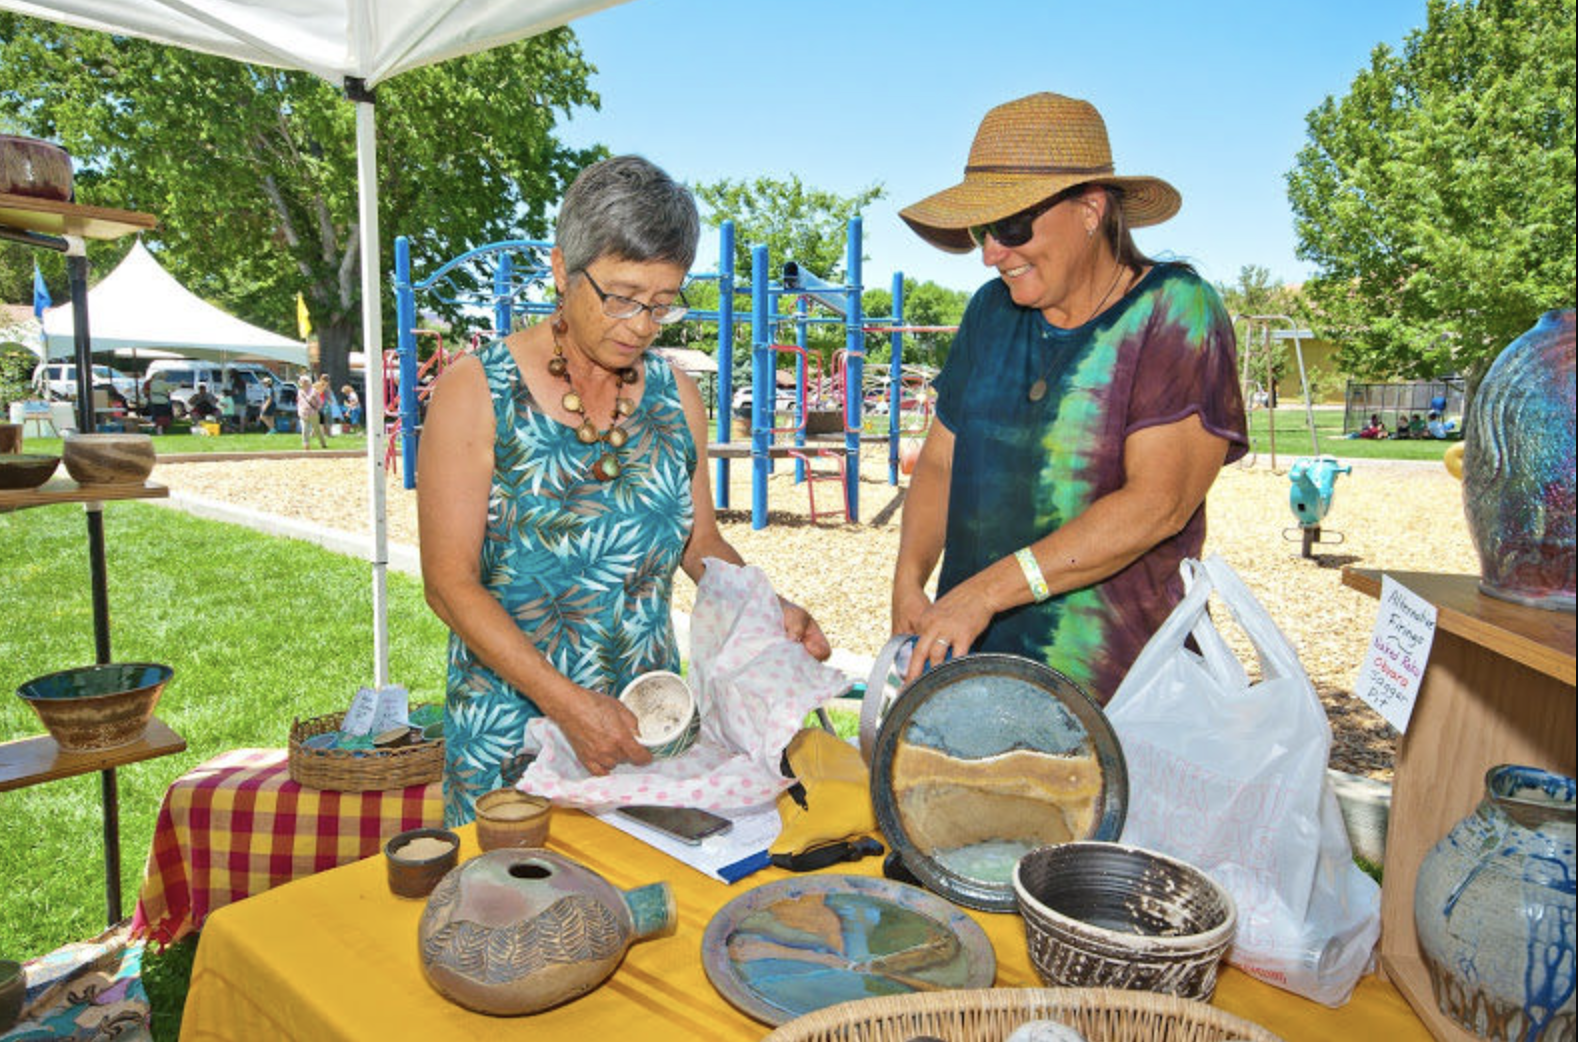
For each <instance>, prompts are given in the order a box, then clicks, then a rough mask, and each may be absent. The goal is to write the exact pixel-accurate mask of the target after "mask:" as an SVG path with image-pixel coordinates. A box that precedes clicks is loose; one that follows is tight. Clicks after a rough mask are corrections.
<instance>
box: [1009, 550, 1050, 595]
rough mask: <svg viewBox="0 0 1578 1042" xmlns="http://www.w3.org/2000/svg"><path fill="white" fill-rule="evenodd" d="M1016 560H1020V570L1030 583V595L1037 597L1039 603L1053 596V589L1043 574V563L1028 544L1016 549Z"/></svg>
mask: <svg viewBox="0 0 1578 1042" xmlns="http://www.w3.org/2000/svg"><path fill="white" fill-rule="evenodd" d="M1014 560H1016V561H1018V562H1019V570H1020V571H1022V572H1024V573H1025V582H1026V583H1028V584H1029V585H1030V596H1032V597H1034V598H1035V599H1036V603H1037V604H1040V603H1041V602H1042V601H1044V600H1046V599H1047V598H1048V597H1050V596H1052V591H1051V590H1050V589H1048V588H1047V579H1046V576H1044V575H1042V574H1041V565H1040V564H1039V563H1038V562H1037V561H1036V555H1035V554H1033V553H1031V552H1030V548H1029V547H1028V546H1024V547H1020V548H1019V549H1018V550H1015V551H1014Z"/></svg>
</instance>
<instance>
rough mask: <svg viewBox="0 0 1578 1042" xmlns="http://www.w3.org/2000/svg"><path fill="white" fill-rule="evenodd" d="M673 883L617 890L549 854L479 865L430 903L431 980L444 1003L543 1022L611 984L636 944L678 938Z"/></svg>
mask: <svg viewBox="0 0 1578 1042" xmlns="http://www.w3.org/2000/svg"><path fill="white" fill-rule="evenodd" d="M675 922H676V916H675V910H674V895H673V893H672V892H671V891H670V890H669V886H668V884H667V883H653V884H650V885H648V886H643V887H637V888H636V889H633V890H623V891H622V890H618V889H616V888H615V887H614V886H612V885H611V884H610V883H609V882H608V881H607V880H606V879H604V878H603V877H602V876H600V875H598V874H597V873H596V872H593V871H592V870H591V869H589V868H587V867H585V866H584V865H580V864H577V863H576V862H574V861H571V860H570V859H569V858H566V857H561V856H559V855H558V854H553V853H549V852H548V851H546V850H541V849H531V848H511V849H501V850H494V851H491V852H489V853H486V854H483V855H481V856H480V857H475V858H472V859H471V860H470V861H467V862H466V863H465V864H463V865H461V866H459V867H458V868H456V869H454V870H453V871H451V872H450V873H449V874H448V875H447V876H445V877H444V878H443V880H442V881H441V882H440V883H439V884H438V886H437V887H436V888H435V889H434V890H433V894H432V896H431V897H429V898H428V902H427V908H426V909H424V910H423V912H422V922H421V925H420V927H419V928H418V949H419V954H420V957H421V960H422V971H423V972H424V973H425V974H426V975H427V979H428V982H429V983H431V984H432V985H433V987H434V988H435V989H437V990H438V992H439V994H441V995H443V996H444V997H445V998H447V999H449V1000H450V1001H451V1002H455V1003H458V1004H460V1005H462V1006H465V1007H466V1008H468V1009H474V1010H477V1011H478V1012H480V1013H492V1014H495V1015H499V1016H513V1015H517V1014H522V1013H537V1012H539V1011H541V1010H545V1009H548V1008H549V1007H551V1006H557V1005H559V1004H560V1003H562V1002H568V1001H569V1000H570V999H573V998H577V997H579V996H581V995H584V994H586V993H587V992H589V991H591V990H592V989H593V988H596V987H597V986H598V985H600V984H602V983H603V981H604V980H606V979H607V978H608V976H609V975H610V974H612V973H613V972H614V968H615V967H617V966H618V965H619V962H620V960H621V959H623V958H624V954H625V950H626V949H627V948H629V947H630V945H631V944H633V943H635V942H636V941H641V940H646V939H647V938H650V937H657V936H662V935H665V934H668V933H672V932H673V930H674V925H675Z"/></svg>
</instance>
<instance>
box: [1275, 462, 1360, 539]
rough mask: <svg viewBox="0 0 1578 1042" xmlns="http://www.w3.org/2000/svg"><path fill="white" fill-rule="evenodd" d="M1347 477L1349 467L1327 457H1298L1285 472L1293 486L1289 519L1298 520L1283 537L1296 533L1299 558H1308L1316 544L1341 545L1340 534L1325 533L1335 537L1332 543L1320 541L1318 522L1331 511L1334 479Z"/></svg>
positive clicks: (1289, 500) (1334, 486)
mask: <svg viewBox="0 0 1578 1042" xmlns="http://www.w3.org/2000/svg"><path fill="white" fill-rule="evenodd" d="M1351 473H1353V467H1352V466H1349V465H1347V464H1343V463H1339V462H1338V461H1337V460H1336V459H1335V458H1334V457H1331V456H1300V457H1299V458H1298V459H1296V460H1294V461H1293V466H1292V468H1291V469H1290V470H1289V471H1288V480H1289V481H1291V482H1292V483H1293V487H1292V488H1291V489H1289V491H1288V503H1289V505H1290V506H1292V507H1293V516H1294V517H1295V518H1297V519H1298V522H1299V526H1298V528H1296V529H1293V528H1290V529H1286V530H1285V531H1284V532H1283V536H1284V537H1285V538H1288V537H1290V536H1291V533H1293V532H1298V533H1299V534H1300V538H1301V539H1302V541H1303V545H1304V549H1303V556H1305V557H1309V556H1310V550H1311V548H1312V547H1314V545H1315V544H1316V543H1327V544H1330V545H1336V544H1338V543H1341V542H1342V541H1343V536H1342V533H1341V532H1331V533H1328V534H1330V535H1333V536H1336V538H1335V539H1324V538H1322V537H1321V520H1322V519H1323V518H1324V517H1325V516H1326V512H1327V511H1329V510H1330V509H1331V497H1332V494H1333V492H1335V491H1336V485H1337V475H1338V474H1351Z"/></svg>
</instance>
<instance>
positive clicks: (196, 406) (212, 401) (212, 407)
mask: <svg viewBox="0 0 1578 1042" xmlns="http://www.w3.org/2000/svg"><path fill="white" fill-rule="evenodd" d="M186 411H187V412H188V413H190V414H191V416H192V419H193V420H194V421H197V422H205V421H208V420H212V419H214V418H216V417H217V416H218V415H219V399H217V398H215V397H214V394H213V392H212V391H210V390H209V389H208V385H207V384H198V385H197V393H196V394H194V395H192V398H191V400H190V401H188V402H187V403H186Z"/></svg>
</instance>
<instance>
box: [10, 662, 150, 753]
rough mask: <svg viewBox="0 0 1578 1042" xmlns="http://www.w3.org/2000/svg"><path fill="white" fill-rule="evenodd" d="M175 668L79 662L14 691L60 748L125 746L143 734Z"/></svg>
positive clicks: (94, 749)
mask: <svg viewBox="0 0 1578 1042" xmlns="http://www.w3.org/2000/svg"><path fill="white" fill-rule="evenodd" d="M174 675H175V671H174V670H172V669H171V668H170V667H169V666H161V665H158V664H156V663H152V662H116V663H111V664H109V665H104V666H83V667H81V668H78V669H64V670H61V671H60V672H58V673H47V674H45V675H44V676H41V677H34V678H33V679H32V680H29V681H28V682H27V683H25V684H23V685H22V686H21V687H19V688H17V689H16V693H17V694H18V695H20V696H22V698H23V700H24V701H26V702H27V704H28V705H30V706H32V707H33V710H34V712H36V713H38V718H39V719H40V720H42V721H43V722H44V727H45V728H46V729H47V730H48V731H49V733H50V735H51V736H52V737H53V738H54V739H55V741H56V742H57V743H58V744H59V745H60V748H61V749H62V751H64V752H70V753H87V752H99V751H100V750H104V749H115V748H118V747H119V746H122V745H130V744H131V743H132V742H135V741H136V740H137V739H139V738H141V737H142V734H143V731H145V730H147V727H148V720H149V718H150V717H152V716H153V710H154V707H155V706H157V705H158V704H159V696H160V695H161V694H163V693H164V686H165V685H166V684H168V683H169V682H170V678H171V677H172V676H174Z"/></svg>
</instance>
